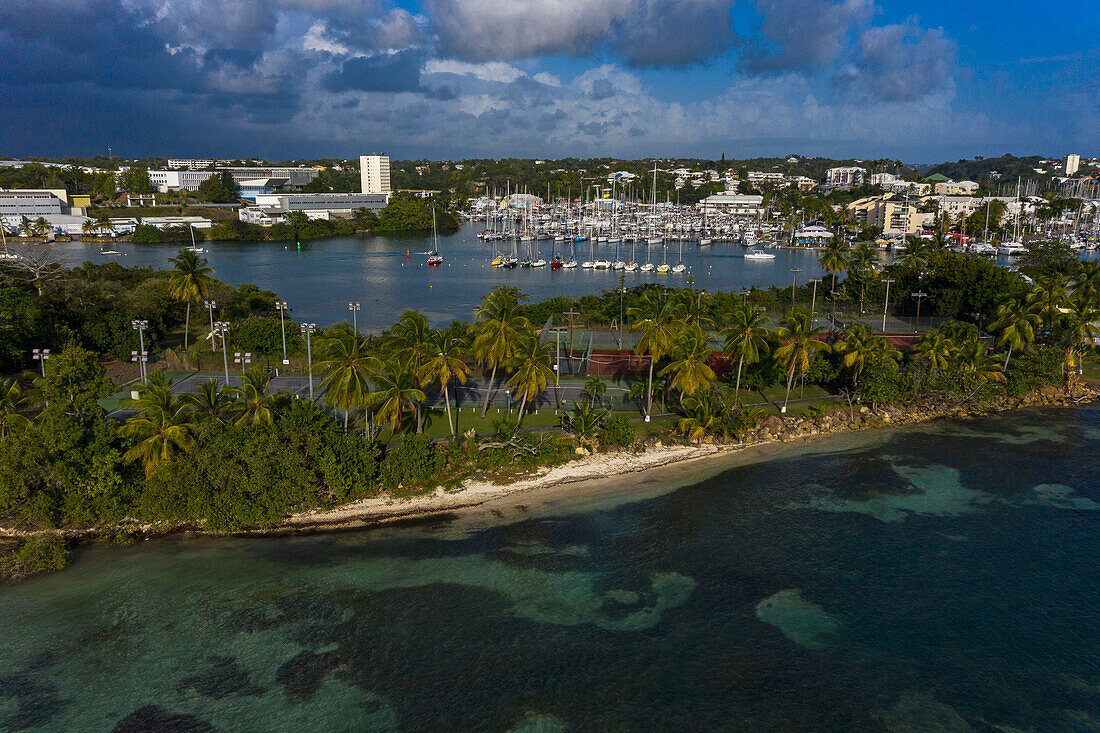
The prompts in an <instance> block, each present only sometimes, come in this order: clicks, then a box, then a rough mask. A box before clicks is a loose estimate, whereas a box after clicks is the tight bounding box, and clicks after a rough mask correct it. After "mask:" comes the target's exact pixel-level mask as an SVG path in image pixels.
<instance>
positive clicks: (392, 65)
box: [322, 49, 427, 92]
mask: <svg viewBox="0 0 1100 733" xmlns="http://www.w3.org/2000/svg"><path fill="white" fill-rule="evenodd" d="M426 60H427V53H426V52H425V51H424V50H423V49H408V50H405V51H398V52H397V53H392V54H381V55H378V56H365V57H357V58H350V59H348V60H347V61H344V62H343V63H342V64H340V67H339V68H338V69H337V70H336V71H333V72H331V73H329V74H326V75H325V77H324V78H323V81H322V83H323V85H324V88H325V89H327V90H329V91H332V92H347V91H363V92H409V91H416V90H418V89H419V88H420V69H421V67H422V66H423V65H424V61H426Z"/></svg>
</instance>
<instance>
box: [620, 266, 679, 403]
mask: <svg viewBox="0 0 1100 733" xmlns="http://www.w3.org/2000/svg"><path fill="white" fill-rule="evenodd" d="M626 313H627V315H628V316H630V317H631V318H632V319H634V323H633V324H631V326H630V331H631V332H632V333H634V332H637V333H638V334H639V336H638V343H637V344H636V345H635V346H634V353H635V354H639V355H641V354H648V355H649V381H648V384H649V386H648V388H647V390H646V408H645V414H646V415H650V414H652V412H653V366H654V364H656V363H657V362H658V361H660V360H661V359H662V358H664V357H665V356H667V355H668V353H669V352H670V351H672V347H673V345H674V344H675V337H676V332H677V328H678V316H679V309H678V308H677V307H676V304H675V303H674V302H673V301H672V299H671V298H670V297H669V295H668V291H667V290H665V289H664V288H663V287H662V288H656V289H654V290H648V291H646V293H645V294H644V295H643V296H642V304H641V305H640V306H632V307H630V308H628V309H627V311H626Z"/></svg>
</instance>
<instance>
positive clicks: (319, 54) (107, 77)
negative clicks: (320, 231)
mask: <svg viewBox="0 0 1100 733" xmlns="http://www.w3.org/2000/svg"><path fill="white" fill-rule="evenodd" d="M1098 131H1100V4H1098V3H1097V2H1096V0H1059V2H1056V3H1055V2H1039V3H1036V2H1034V0H1031V1H1030V2H1022V1H1021V0H999V1H998V2H991V1H988V0H965V2H960V1H959V0H928V1H926V2H923V3H912V2H904V1H903V0H2V2H0V156H3V157H21V156H31V155H42V156H64V155H93V154H97V153H106V151H107V148H108V146H110V147H111V149H112V151H113V152H114V154H115V155H117V156H122V157H145V156H153V155H158V156H171V157H208V156H217V157H234V158H236V157H258V158H267V159H289V158H314V157H327V156H334V157H352V156H356V155H359V154H366V153H388V154H389V155H390V156H391V157H394V158H430V159H456V158H466V157H491V158H499V157H509V156H515V157H534V158H555V157H565V156H578V157H584V156H595V155H600V156H613V157H624V158H632V157H700V158H715V159H716V158H718V157H719V156H721V155H725V156H726V157H728V158H744V157H753V156H773V155H788V154H791V153H794V154H800V155H822V156H829V157H837V158H845V157H858V158H879V157H887V158H897V159H900V160H903V161H905V162H909V163H924V162H936V161H942V160H955V159H959V158H964V157H972V156H974V155H985V156H995V155H1001V154H1003V153H1013V154H1016V155H1032V154H1034V155H1045V156H1051V157H1056V156H1062V155H1064V154H1066V153H1069V152H1077V153H1081V154H1084V155H1097V154H1100V145H1098V141H1100V134H1098Z"/></svg>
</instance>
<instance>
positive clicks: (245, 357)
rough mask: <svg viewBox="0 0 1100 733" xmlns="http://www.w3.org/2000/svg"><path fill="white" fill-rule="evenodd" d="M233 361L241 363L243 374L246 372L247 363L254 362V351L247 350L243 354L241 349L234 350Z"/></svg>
mask: <svg viewBox="0 0 1100 733" xmlns="http://www.w3.org/2000/svg"><path fill="white" fill-rule="evenodd" d="M233 363H234V364H240V365H241V374H244V367H245V365H246V364H251V363H252V352H251V351H246V352H245V353H243V354H242V353H241V352H239V351H234V352H233Z"/></svg>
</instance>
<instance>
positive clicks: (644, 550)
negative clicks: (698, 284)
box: [0, 408, 1100, 731]
mask: <svg viewBox="0 0 1100 733" xmlns="http://www.w3.org/2000/svg"><path fill="white" fill-rule="evenodd" d="M1098 458H1100V409H1097V408H1090V409H1083V410H1060V409H1044V410H1032V411H1021V412H1018V413H1014V414H1009V415H1002V416H998V417H995V418H989V419H983V420H978V421H972V422H961V421H960V422H939V423H934V424H929V425H923V426H918V427H910V428H905V429H898V430H894V431H882V432H878V433H873V434H863V435H853V436H843V437H837V438H830V439H828V440H823V441H819V442H816V443H813V444H811V445H809V446H803V447H800V448H797V449H792V450H789V451H787V452H785V453H782V454H780V455H779V456H778V457H775V458H773V459H771V460H767V461H759V462H755V463H749V464H745V465H738V466H734V467H732V468H729V469H727V470H722V471H720V472H718V473H717V474H716V475H704V474H699V475H698V476H697V478H696V479H695V480H692V481H688V482H687V483H686V484H685V483H684V481H683V480H682V479H676V480H673V479H672V478H667V477H664V476H666V475H665V474H651V475H648V474H647V475H644V476H641V477H637V478H636V479H632V483H633V487H632V488H628V489H626V490H625V492H623V493H619V494H617V495H610V494H606V493H605V494H602V495H598V496H590V497H589V498H579V499H577V500H575V501H570V502H566V503H564V504H557V505H553V506H552V507H550V508H542V509H538V508H536V507H534V506H532V507H531V508H530V510H529V511H526V512H517V511H514V510H513V511H505V512H504V513H503V514H502V516H499V517H494V516H492V515H491V514H484V515H477V516H463V517H444V518H440V519H432V520H430V521H425V522H418V523H411V524H408V525H404V526H400V527H391V528H386V529H381V530H376V531H367V532H348V533H341V534H329V535H314V536H305V537H292V538H269V539H195V538H183V537H178V538H166V539H159V540H151V541H146V542H142V543H140V544H138V545H136V546H132V547H128V548H121V549H118V548H114V549H106V548H96V547H91V548H86V549H82V550H80V551H79V552H78V554H77V558H76V562H75V563H74V565H73V566H72V567H71V568H70V569H68V570H66V571H65V572H63V573H60V574H57V575H53V576H48V577H42V578H38V579H35V580H32V581H29V582H27V583H24V584H22V585H19V586H14V587H6V588H3V589H0V660H3V661H2V662H0V665H2V669H0V728H3V729H8V730H22V729H27V730H51V731H52V730H111V729H115V728H116V726H117V729H118V730H148V729H156V730H286V731H297V730H306V729H309V730H467V729H472V730H500V731H507V730H527V731H536V730H538V731H556V730H754V731H755V730H763V731H772V730H774V731H802V730H836V731H849V730H860V731H925V730H944V731H950V730H977V731H1009V730H1042V731H1053V730H1057V731H1091V730H1096V729H1097V726H1100V661H1098V659H1100V632H1098V631H1097V620H1098V619H1100V616H1098V612H1097V608H1098V607H1100V574H1098V573H1097V565H1096V560H1097V556H1098V550H1100V542H1098V540H1097V529H1098V527H1100V485H1098V482H1097V480H1096V478H1095V466H1096V465H1097V459H1098ZM712 473H713V472H712ZM655 477H656V478H655ZM523 500H524V501H525V502H527V503H528V504H532V505H533V504H534V501H533V497H530V496H525V497H524V499H523Z"/></svg>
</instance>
